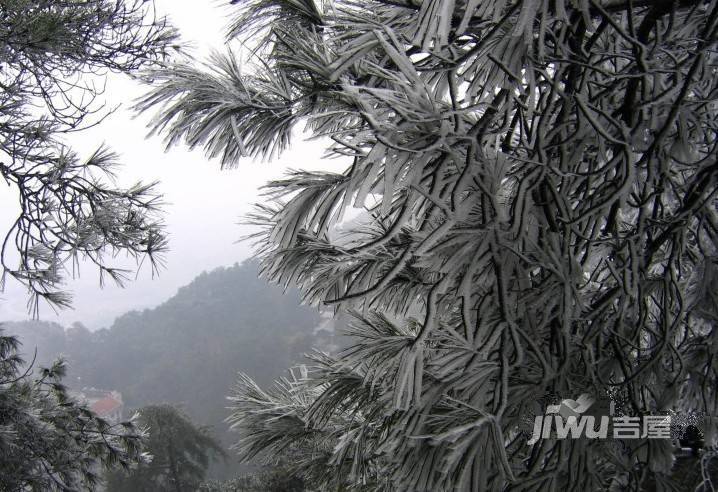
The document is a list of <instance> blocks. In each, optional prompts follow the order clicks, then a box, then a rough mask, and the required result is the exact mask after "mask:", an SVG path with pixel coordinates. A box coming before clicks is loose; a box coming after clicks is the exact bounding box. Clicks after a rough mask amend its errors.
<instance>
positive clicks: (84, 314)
mask: <svg viewBox="0 0 718 492" xmlns="http://www.w3.org/2000/svg"><path fill="white" fill-rule="evenodd" d="M228 3H229V2H228V1H226V0H225V1H219V0H218V1H204V2H203V1H196V0H195V1H190V0H156V4H157V10H158V12H159V13H160V14H166V15H167V16H168V17H169V18H170V20H171V21H172V22H173V24H175V25H176V26H177V27H178V28H179V30H180V32H181V33H182V36H183V38H184V39H185V40H188V41H191V42H192V43H193V45H194V50H195V52H196V53H198V54H199V55H200V56H201V54H206V53H208V52H209V51H210V50H211V49H212V48H215V49H222V47H223V33H224V28H225V24H226V22H227V20H228V16H227V13H228V10H227V9H228V8H229V9H231V8H232V7H231V6H227V5H226V4H228ZM144 90H145V88H143V87H141V86H140V85H139V84H137V83H135V82H133V81H131V80H129V79H127V78H124V77H119V76H113V77H111V79H110V81H109V83H108V86H107V92H106V94H105V98H106V99H107V102H108V104H109V105H110V106H112V105H115V104H122V107H121V108H120V109H119V110H118V111H117V112H115V113H114V114H113V115H111V116H110V117H109V118H108V119H107V120H105V121H104V122H103V123H102V124H101V125H100V126H98V127H95V128H91V129H89V130H87V131H85V132H82V134H81V135H78V136H76V137H75V138H73V140H72V142H71V143H72V146H73V148H74V149H75V150H77V151H79V152H80V154H81V155H89V153H90V152H91V151H92V150H93V149H95V148H96V147H97V146H99V145H100V144H102V143H103V142H104V143H106V144H107V145H108V146H110V147H111V148H112V149H113V150H115V151H117V152H118V153H120V155H121V161H122V163H123V167H122V168H121V169H120V170H119V172H118V174H119V175H120V179H121V182H122V183H123V184H125V185H127V184H130V183H132V182H134V181H137V180H142V181H154V180H159V181H160V185H159V190H160V191H161V192H162V194H163V195H164V201H165V202H167V206H166V207H165V210H166V216H165V220H166V224H167V230H168V232H169V235H170V252H169V254H168V255H167V257H166V269H165V270H164V271H163V272H162V273H161V275H160V277H159V278H155V279H152V278H151V276H150V271H149V269H148V268H143V269H142V270H141V271H140V272H139V276H138V278H137V280H135V281H134V282H131V283H128V284H127V286H126V287H125V288H124V289H120V288H117V287H115V286H114V285H109V284H108V285H106V286H105V288H104V289H102V290H100V288H99V284H98V274H97V271H96V270H95V269H93V268H91V267H90V266H89V265H87V266H85V267H84V268H83V270H82V271H81V276H80V278H79V279H75V280H73V281H70V282H68V285H67V287H68V290H70V291H71V292H72V293H73V295H74V303H73V305H74V309H72V310H65V311H61V312H60V313H59V315H56V314H54V313H53V311H52V310H51V309H50V308H48V307H47V306H43V307H41V312H40V318H41V319H43V320H48V321H57V322H60V323H62V324H64V325H69V324H71V323H72V322H74V321H81V322H82V323H84V324H85V325H86V326H88V327H89V328H90V329H98V328H102V327H108V326H109V325H110V324H111V323H112V321H113V319H114V318H115V317H117V316H118V315H120V314H122V313H124V312H126V311H129V310H132V309H139V310H141V309H144V308H148V307H153V306H156V305H157V304H159V303H161V302H162V301H164V300H166V299H167V298H169V297H171V296H172V295H173V294H174V293H175V292H176V291H177V289H178V288H179V287H181V286H182V285H186V284H187V283H189V282H190V281H191V280H192V279H193V278H194V277H196V276H197V275H198V274H200V273H201V272H202V271H206V270H211V269H214V268H216V267H219V266H228V265H232V264H234V263H235V262H241V261H242V260H244V259H246V258H247V257H248V256H250V252H251V247H250V246H251V245H250V244H248V243H246V242H243V243H239V244H237V240H238V239H239V238H240V237H242V236H243V235H244V234H246V233H247V232H248V230H249V229H247V228H246V227H242V226H239V225H237V224H238V222H240V220H241V219H242V216H243V215H244V214H246V213H247V212H249V211H250V210H251V205H252V204H253V203H255V202H257V201H258V200H259V192H258V188H259V187H260V186H261V185H263V184H264V183H266V182H267V181H268V180H270V179H273V178H276V177H280V176H281V175H282V173H283V172H284V171H285V170H286V169H287V168H306V169H337V170H339V169H341V168H342V167H344V165H345V164H344V163H340V162H337V161H320V158H321V155H322V153H323V146H322V145H321V144H319V143H317V142H303V141H301V139H295V140H294V142H293V145H292V148H291V149H290V150H289V151H287V152H285V153H284V154H283V155H282V156H281V157H280V158H279V159H278V160H274V161H271V162H261V161H254V162H253V161H252V160H251V159H249V158H247V159H245V160H244V161H242V162H241V163H240V166H239V167H238V168H237V169H233V170H224V171H221V170H220V169H219V163H218V162H216V161H209V160H208V159H206V158H205V156H204V152H203V150H202V149H197V150H195V151H192V152H190V151H188V150H187V149H186V148H185V147H175V148H173V149H171V150H170V151H169V152H167V153H165V152H164V145H163V142H162V139H161V137H151V138H149V139H146V135H147V128H146V126H145V124H146V122H147V120H148V117H140V118H137V119H133V113H132V112H131V111H130V109H129V106H130V105H131V102H132V101H133V100H134V99H135V98H136V97H138V96H139V95H141V94H142V93H143V91H144ZM15 200H16V199H15V196H14V195H13V193H12V190H8V191H5V190H3V191H2V192H0V205H1V206H2V209H3V211H4V213H3V214H2V217H1V218H0V227H2V229H0V231H1V232H2V235H3V236H4V233H5V232H6V231H7V229H8V226H9V224H10V223H11V222H12V221H13V220H14V218H15V217H16V215H17V210H18V208H17V204H16V201H15ZM0 297H1V299H2V300H0V321H9V320H17V319H26V318H27V317H28V315H27V309H26V302H27V296H26V293H25V291H24V290H23V288H22V287H21V286H19V285H17V284H13V283H12V281H10V280H9V281H8V285H7V288H6V290H5V292H4V293H3V294H0Z"/></svg>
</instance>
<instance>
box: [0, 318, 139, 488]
mask: <svg viewBox="0 0 718 492" xmlns="http://www.w3.org/2000/svg"><path fill="white" fill-rule="evenodd" d="M17 350H18V341H17V339H16V338H14V337H10V336H5V335H4V334H3V332H2V330H0V490H3V491H17V490H48V491H53V490H57V491H67V490H81V489H84V490H90V489H94V488H95V487H96V486H97V485H98V484H99V483H100V481H101V478H102V473H103V471H104V470H105V469H107V468H111V467H117V466H121V467H125V468H126V467H128V466H129V465H130V464H132V463H137V462H140V461H143V460H144V459H145V458H146V456H145V455H144V454H143V452H142V447H141V444H142V439H143V433H142V432H141V431H140V430H138V428H137V427H135V425H134V423H133V422H123V423H119V424H110V423H108V422H106V421H104V420H102V419H101V418H99V417H97V416H95V415H94V414H93V413H92V412H91V411H90V410H88V409H87V408H86V407H85V406H84V405H83V404H81V403H78V402H77V401H75V400H74V399H73V398H72V397H71V396H70V395H69V394H68V392H67V390H66V389H65V387H64V386H63V385H62V383H61V380H62V377H63V376H64V374H65V366H64V363H63V362H62V361H58V362H57V363H56V364H54V365H53V366H52V367H50V368H48V369H42V370H41V371H39V375H38V376H37V377H32V376H31V375H30V374H29V369H26V368H25V367H24V366H23V360H22V359H21V358H20V357H19V356H18V353H17Z"/></svg>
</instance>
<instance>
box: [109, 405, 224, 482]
mask: <svg viewBox="0 0 718 492" xmlns="http://www.w3.org/2000/svg"><path fill="white" fill-rule="evenodd" d="M138 413H139V418H138V421H139V423H140V424H141V425H142V426H143V427H145V428H146V429H148V434H149V439H148V441H147V452H148V453H150V454H151V455H152V461H151V462H150V463H144V464H141V465H139V466H137V467H135V468H133V469H132V470H129V471H128V472H121V471H116V472H114V473H112V474H111V475H110V477H109V479H108V481H107V490H108V491H109V492H123V491H127V492H140V491H145V490H146V491H148V492H149V491H152V492H157V491H165V490H166V491H172V492H182V491H193V490H197V487H198V486H199V484H200V482H201V481H202V480H203V479H204V476H205V473H206V472H207V468H208V466H209V462H210V459H211V458H221V457H224V456H225V452H224V449H223V448H222V447H221V445H220V444H219V443H218V442H217V441H216V440H215V439H214V438H213V437H212V436H211V434H210V433H209V430H208V429H207V428H204V427H197V426H195V425H194V424H193V423H192V421H191V420H190V419H189V417H187V416H186V415H184V414H183V413H182V412H181V411H179V410H177V409H176V408H174V407H172V406H170V405H150V406H147V407H143V408H141V409H140V410H139V412H138Z"/></svg>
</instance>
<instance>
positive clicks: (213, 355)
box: [3, 262, 329, 444]
mask: <svg viewBox="0 0 718 492" xmlns="http://www.w3.org/2000/svg"><path fill="white" fill-rule="evenodd" d="M257 273H258V271H257V265H256V263H253V262H247V263H244V264H242V265H235V266H233V267H229V268H220V269H217V270H214V271H212V272H210V273H203V274H202V275H200V276H199V277H197V278H196V279H195V280H194V281H193V282H192V283H190V284H189V285H187V286H185V287H182V288H180V289H179V291H178V292H177V294H176V295H175V296H174V297H172V298H171V299H169V300H168V301H167V302H165V303H163V304H162V305H160V306H158V307H156V308H154V309H148V310H145V311H141V312H138V311H132V312H129V313H126V314H124V315H123V316H121V317H119V318H117V320H115V322H114V324H113V325H112V326H111V327H110V328H108V329H102V330H98V331H95V332H90V331H89V330H88V329H87V328H85V327H84V326H82V325H81V324H80V323H75V324H74V325H73V326H72V327H68V328H67V329H64V328H63V327H62V326H60V325H58V324H55V323H47V322H42V321H39V322H31V321H27V322H22V323H5V324H4V325H3V326H4V328H5V331H6V332H7V333H8V334H13V335H18V336H19V337H20V340H22V343H23V347H22V352H24V354H25V358H26V359H27V360H32V357H33V353H34V349H35V347H37V350H38V354H37V361H36V365H38V366H40V365H47V364H48V363H49V362H50V361H51V360H52V359H53V358H55V357H57V356H58V355H63V356H64V357H65V358H66V359H67V361H68V366H69V371H68V377H67V378H66V380H65V381H66V383H67V384H69V385H71V386H76V387H82V386H94V387H97V388H103V389H114V390H118V391H120V392H121V393H122V394H123V396H124V400H125V404H126V406H127V408H138V407H140V406H144V405H148V404H152V403H164V402H168V403H173V404H180V405H182V406H183V408H184V409H185V410H186V411H187V413H188V414H189V416H190V417H192V419H193V420H194V421H195V422H196V423H198V424H200V425H211V426H213V427H214V428H215V431H216V434H217V435H218V436H219V437H220V438H222V440H223V441H224V442H225V444H229V443H231V442H232V441H234V440H236V436H227V435H226V428H227V427H226V425H225V424H224V423H223V420H224V418H225V417H226V416H227V414H228V411H227V410H226V407H227V400H226V395H227V394H228V393H229V389H230V387H231V386H232V384H233V383H234V381H235V379H236V374H237V372H238V371H242V372H245V373H247V374H249V375H251V376H252V377H255V378H256V379H257V380H259V381H263V382H265V383H269V382H270V381H272V379H274V378H276V377H278V376H280V375H281V374H282V372H283V370H284V369H285V368H286V367H290V366H292V365H295V364H297V363H299V362H301V361H302V354H304V353H305V352H308V351H309V350H310V349H311V348H312V347H313V346H317V345H318V346H322V345H326V344H327V343H329V338H328V336H329V334H328V333H327V332H326V331H322V330H319V329H318V327H319V326H320V324H321V323H322V319H321V317H320V316H319V314H318V312H317V311H316V310H315V309H311V308H307V307H301V306H299V297H298V295H297V294H296V292H293V291H290V292H287V293H286V294H283V292H282V289H281V288H279V287H276V286H273V285H269V284H267V283H266V282H265V281H264V280H261V279H258V278H257Z"/></svg>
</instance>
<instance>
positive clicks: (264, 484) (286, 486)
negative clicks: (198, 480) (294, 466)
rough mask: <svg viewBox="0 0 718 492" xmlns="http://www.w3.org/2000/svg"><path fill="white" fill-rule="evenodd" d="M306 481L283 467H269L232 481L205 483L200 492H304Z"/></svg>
mask: <svg viewBox="0 0 718 492" xmlns="http://www.w3.org/2000/svg"><path fill="white" fill-rule="evenodd" d="M305 490H307V489H305V487H304V480H302V479H301V478H299V477H298V476H297V475H295V474H292V473H290V472H289V471H288V470H287V468H285V467H281V466H272V467H268V469H267V470H263V471H260V472H257V473H249V474H246V475H242V476H241V477H238V478H233V479H231V480H224V481H217V480H213V481H211V482H206V483H203V484H202V485H201V486H200V487H199V491H200V492H304V491H305Z"/></svg>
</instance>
